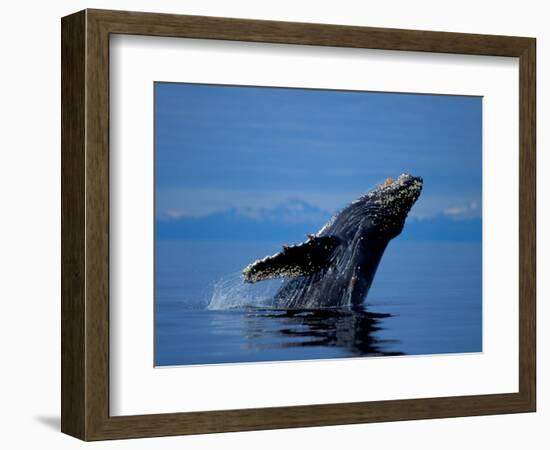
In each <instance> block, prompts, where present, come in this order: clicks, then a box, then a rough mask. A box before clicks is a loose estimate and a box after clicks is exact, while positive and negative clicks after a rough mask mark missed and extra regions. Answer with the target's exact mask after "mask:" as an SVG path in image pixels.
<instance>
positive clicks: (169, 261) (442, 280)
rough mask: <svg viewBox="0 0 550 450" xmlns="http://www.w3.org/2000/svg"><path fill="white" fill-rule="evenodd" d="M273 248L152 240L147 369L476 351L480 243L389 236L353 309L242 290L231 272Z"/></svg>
mask: <svg viewBox="0 0 550 450" xmlns="http://www.w3.org/2000/svg"><path fill="white" fill-rule="evenodd" d="M279 249H280V244H279V243H276V242H269V241H158V242H157V248H156V283H155V296H156V298H155V365H157V366H165V365H185V364H211V363H235V362H253V361H288V360H306V359H323V358H342V357H358V356H364V357H368V356H383V355H388V356H389V355H421V354H440V353H465V352H480V351H482V301H481V243H480V242H444V241H426V242H418V241H400V240H399V239H396V240H394V241H392V242H391V243H390V245H389V246H388V249H387V250H386V253H385V254H384V257H383V258H382V262H381V264H380V267H379V269H378V272H377V275H376V277H375V279H374V283H373V286H372V288H371V291H370V293H369V296H368V298H367V300H366V302H365V306H364V307H363V308H360V309H356V310H320V311H299V310H296V311H282V310H273V309H270V308H269V306H268V302H269V298H270V294H272V293H273V292H274V291H275V290H276V288H277V285H278V283H279V281H273V282H268V283H264V284H263V283H257V284H256V285H253V286H249V285H244V284H242V283H241V282H240V280H239V276H238V274H239V273H240V271H241V270H242V268H243V267H244V266H246V265H247V264H248V263H250V262H251V261H253V260H255V259H257V258H258V257H263V256H265V255H267V254H272V253H275V252H277V251H279ZM213 297H214V299H213ZM209 305H210V307H211V308H212V307H215V308H218V309H208V307H209ZM251 305H252V306H251ZM219 308H226V309H219Z"/></svg>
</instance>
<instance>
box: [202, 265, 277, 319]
mask: <svg viewBox="0 0 550 450" xmlns="http://www.w3.org/2000/svg"><path fill="white" fill-rule="evenodd" d="M283 282H284V280H283V279H277V280H269V281H265V282H262V283H255V284H249V283H245V282H244V281H243V279H242V277H241V274H240V272H235V273H232V274H230V275H226V276H224V277H222V278H221V279H220V280H218V281H217V282H216V283H214V292H213V293H212V297H211V299H210V302H209V303H208V306H207V307H206V308H207V309H210V310H220V309H235V308H246V307H257V308H265V307H272V306H273V298H274V296H275V293H276V292H277V291H278V290H279V288H280V287H281V284H282V283H283Z"/></svg>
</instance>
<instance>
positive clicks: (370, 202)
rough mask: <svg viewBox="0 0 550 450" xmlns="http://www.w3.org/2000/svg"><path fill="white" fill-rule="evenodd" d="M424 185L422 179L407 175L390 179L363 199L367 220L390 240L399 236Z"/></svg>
mask: <svg viewBox="0 0 550 450" xmlns="http://www.w3.org/2000/svg"><path fill="white" fill-rule="evenodd" d="M422 184H423V182H422V178H421V177H415V176H413V175H409V174H407V173H403V174H401V175H400V176H399V177H398V178H397V179H396V180H392V179H391V178H388V179H387V180H386V181H385V182H384V183H382V184H381V185H379V186H378V187H376V188H375V189H373V190H372V191H371V192H369V193H368V194H367V195H366V196H364V197H363V198H362V199H361V201H362V202H364V204H363V209H364V211H365V214H366V216H367V218H368V219H369V221H370V222H371V223H372V224H374V225H375V226H376V227H377V228H378V229H379V230H380V232H382V234H384V235H386V236H387V237H388V238H390V239H391V238H393V237H395V236H397V235H398V234H399V233H401V230H402V229H403V226H404V224H405V219H406V218H407V215H408V214H409V211H410V210H411V208H412V207H413V205H414V204H415V202H416V201H417V200H418V197H419V196H420V192H421V191H422Z"/></svg>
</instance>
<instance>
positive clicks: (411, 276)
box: [154, 81, 483, 367]
mask: <svg viewBox="0 0 550 450" xmlns="http://www.w3.org/2000/svg"><path fill="white" fill-rule="evenodd" d="M482 119H483V97H481V96H471V95H441V94H437V93H419V92H374V91H351V90H335V89H311V88H304V87H273V86H245V85H219V84H198V83H180V82H172V81H170V82H165V81H156V82H155V83H154V201H155V208H154V210H155V211H154V214H155V217H154V221H155V227H154V228H155V229H154V246H155V250H154V258H155V260H154V267H155V269H154V272H155V273H154V339H155V342H154V366H155V367H166V366H189V365H205V364H237V363H260V362H282V361H307V360H330V359H337V358H338V359H340V358H367V357H407V356H414V355H441V354H457V353H479V352H482V351H483V333H482V331H483V330H482V323H483V315H482V311H483V298H482V242H483V240H482V184H483V183H482V182H483V180H482V162H483V151H482V145H483V143H482V129H483V124H482Z"/></svg>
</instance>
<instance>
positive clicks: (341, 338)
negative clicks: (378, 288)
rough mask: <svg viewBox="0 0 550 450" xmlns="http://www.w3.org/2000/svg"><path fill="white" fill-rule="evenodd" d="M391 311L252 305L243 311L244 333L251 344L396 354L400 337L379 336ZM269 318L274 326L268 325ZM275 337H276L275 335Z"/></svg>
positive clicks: (349, 353) (355, 353)
mask: <svg viewBox="0 0 550 450" xmlns="http://www.w3.org/2000/svg"><path fill="white" fill-rule="evenodd" d="M390 317H391V314H383V313H374V312H369V311H367V310H366V309H364V308H361V307H357V308H353V309H349V308H346V309H344V308H342V309H332V308H325V309H316V310H312V309H309V310H308V309H286V310H284V309H249V310H247V311H246V314H245V315H244V327H243V328H244V330H243V331H244V335H245V336H246V338H247V340H248V347H249V348H250V349H253V350H254V349H255V350H265V349H270V348H274V347H279V348H292V347H323V348H326V347H334V348H341V349H342V350H343V351H344V352H345V353H346V354H347V356H395V355H403V354H404V353H402V352H396V351H392V350H391V348H395V346H396V344H397V343H398V341H395V340H388V339H379V338H377V337H376V333H377V332H378V331H380V330H381V329H382V328H383V321H384V319H388V318H390ZM266 320H269V321H271V322H272V326H271V327H269V328H268V329H266ZM273 338H276V339H273Z"/></svg>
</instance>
